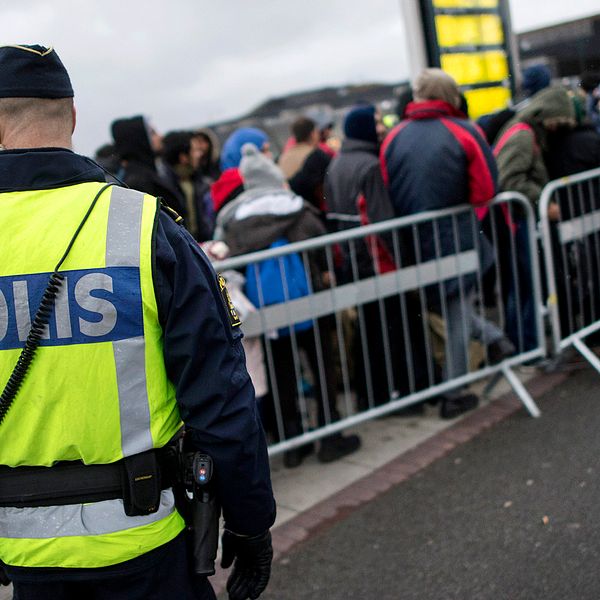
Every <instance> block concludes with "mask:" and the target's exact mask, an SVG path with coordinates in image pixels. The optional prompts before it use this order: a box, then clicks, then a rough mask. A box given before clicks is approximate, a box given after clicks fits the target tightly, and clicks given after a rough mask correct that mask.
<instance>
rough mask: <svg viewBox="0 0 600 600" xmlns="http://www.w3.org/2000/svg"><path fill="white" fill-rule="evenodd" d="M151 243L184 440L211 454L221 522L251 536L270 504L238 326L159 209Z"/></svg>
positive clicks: (203, 265)
mask: <svg viewBox="0 0 600 600" xmlns="http://www.w3.org/2000/svg"><path fill="white" fill-rule="evenodd" d="M154 244H155V247H154V257H155V265H154V280H155V281H154V287H155V291H156V296H157V303H158V311H159V318H160V321H161V325H162V327H163V331H164V358H165V364H166V368H167V375H168V377H169V379H170V380H171V381H172V382H173V383H174V384H175V386H176V393H177V402H178V404H179V408H180V412H181V417H182V419H183V421H184V423H185V425H186V430H187V433H186V439H188V440H189V441H190V442H191V445H192V446H193V447H194V448H195V449H197V450H202V451H203V452H206V453H207V454H209V455H210V456H211V457H212V459H213V462H214V472H215V479H216V484H217V490H218V495H219V499H220V501H221V505H222V507H223V516H224V518H225V524H226V527H227V528H228V529H230V530H231V531H233V532H235V533H239V534H242V535H255V534H258V533H260V532H262V531H264V530H266V529H268V528H269V527H270V526H271V525H272V524H273V522H274V520H275V502H274V499H273V493H272V490H271V482H270V474H269V462H268V457H267V449H266V442H265V438H264V433H263V430H262V427H261V424H260V421H259V417H258V414H257V410H256V401H255V398H254V389H253V387H252V383H251V381H250V377H249V375H248V372H247V371H246V366H245V357H244V351H243V349H242V344H241V337H242V336H241V332H240V329H239V327H234V326H232V322H231V320H230V317H229V313H228V312H227V308H226V305H225V301H224V300H223V298H222V296H221V292H220V291H219V288H218V285H217V276H216V274H215V272H214V270H213V268H212V266H211V264H210V262H209V260H208V259H207V258H206V256H205V255H204V253H203V252H202V251H201V250H200V248H199V247H198V245H197V243H196V242H195V241H194V239H193V238H192V237H191V235H190V234H189V233H188V232H187V231H186V230H185V229H184V228H183V227H182V226H180V225H178V224H176V223H175V222H174V221H173V220H172V219H171V218H170V217H169V216H168V215H166V214H165V213H163V212H161V213H160V214H159V217H158V223H157V229H156V233H155V238H154Z"/></svg>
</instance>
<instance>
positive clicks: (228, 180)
mask: <svg viewBox="0 0 600 600" xmlns="http://www.w3.org/2000/svg"><path fill="white" fill-rule="evenodd" d="M244 144H254V145H255V146H256V147H257V148H258V149H259V150H260V151H261V152H263V153H265V154H267V155H269V156H270V155H271V149H270V143H269V136H268V135H267V134H266V133H265V132H264V131H262V130H260V129H256V128H254V127H241V128H240V129H236V130H235V131H234V132H233V133H232V134H231V135H230V136H229V137H228V138H227V139H226V140H225V143H224V144H223V150H222V152H221V162H220V167H221V176H220V177H219V179H217V180H216V181H215V182H214V183H213V184H212V185H211V186H210V195H211V199H212V205H213V209H214V212H215V214H216V213H218V212H219V211H220V210H221V208H223V206H225V204H227V203H228V202H231V200H233V199H234V198H236V197H237V196H239V195H240V194H241V193H242V192H243V191H244V181H243V179H242V174H241V172H240V169H239V166H240V161H241V160H242V146H243V145H244Z"/></svg>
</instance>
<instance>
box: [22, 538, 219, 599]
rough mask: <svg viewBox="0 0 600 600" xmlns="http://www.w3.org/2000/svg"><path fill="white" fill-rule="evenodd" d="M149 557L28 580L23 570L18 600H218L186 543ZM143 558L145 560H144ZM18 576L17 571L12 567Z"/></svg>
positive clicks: (179, 541) (166, 547)
mask: <svg viewBox="0 0 600 600" xmlns="http://www.w3.org/2000/svg"><path fill="white" fill-rule="evenodd" d="M149 554H153V555H154V556H153V557H152V558H156V559H157V560H151V561H148V560H145V559H146V557H147V556H148V555H146V556H141V557H139V558H137V559H133V560H131V561H127V562H125V563H121V564H120V565H115V566H114V567H105V568H102V569H64V570H62V571H63V573H64V572H66V571H69V573H68V575H67V576H66V577H62V578H61V572H60V570H58V569H48V570H46V572H47V577H46V578H44V574H43V573H42V572H40V571H41V570H40V569H35V571H38V572H37V573H36V574H35V577H28V576H27V571H32V569H18V573H15V574H14V576H15V578H16V580H14V581H13V586H14V596H13V600H216V596H215V593H214V591H213V589H212V586H211V585H210V583H209V582H208V580H207V579H206V577H197V576H194V575H192V574H191V571H190V568H189V561H188V555H187V550H186V544H185V539H184V536H183V535H179V536H178V537H177V538H175V539H174V540H173V541H172V542H169V543H168V544H165V545H164V546H162V547H160V548H157V549H156V550H154V551H153V552H152V553H149ZM140 559H141V560H140ZM10 571H11V575H13V573H12V571H13V569H10Z"/></svg>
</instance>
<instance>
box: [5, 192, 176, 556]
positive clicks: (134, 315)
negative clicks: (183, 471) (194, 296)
mask: <svg viewBox="0 0 600 600" xmlns="http://www.w3.org/2000/svg"><path fill="white" fill-rule="evenodd" d="M102 187H103V184H101V183H82V184H76V185H72V186H68V187H63V188H59V189H50V190H41V191H19V192H10V193H2V194H0V231H1V232H2V235H1V236H0V256H1V257H2V260H1V261H0V388H2V387H3V386H4V384H5V383H6V381H7V380H8V378H9V376H10V374H11V372H12V370H13V367H14V365H15V363H16V361H17V358H18V356H19V353H20V351H21V348H22V346H23V343H24V340H25V338H26V336H27V334H28V332H29V328H30V324H31V320H32V319H33V316H34V315H35V311H36V310H37V308H38V306H39V303H40V299H41V296H42V293H43V291H44V289H45V287H46V285H47V282H48V277H49V274H50V273H51V272H52V270H53V269H54V267H55V265H56V264H57V262H58V261H59V259H60V258H61V257H62V255H63V253H64V251H65V249H66V248H67V245H68V243H69V242H70V240H71V238H72V236H73V234H74V233H75V231H76V230H77V227H78V226H79V224H80V223H81V221H82V219H83V217H84V215H85V213H86V212H87V210H88V208H89V206H90V204H91V202H92V200H93V199H94V197H95V196H96V194H97V193H98V192H99V191H100V189H101V188H102ZM157 211H158V204H157V200H156V199H155V198H152V197H151V196H147V195H146V196H145V195H144V194H141V193H139V192H135V191H133V190H128V189H124V188H120V187H109V188H107V189H106V190H105V191H104V192H103V193H102V194H101V195H100V198H99V200H98V202H97V204H96V206H95V207H94V209H93V211H92V213H91V215H90V217H89V218H88V220H87V222H86V223H85V225H84V226H83V229H82V230H81V232H80V233H79V236H78V237H77V240H76V241H75V244H74V245H73V247H72V249H71V251H70V252H69V254H68V256H67V259H66V260H65V262H64V264H63V265H62V267H61V269H60V271H61V273H63V275H64V276H65V279H64V282H63V285H62V286H61V288H60V291H59V293H58V296H57V298H56V301H55V305H54V311H53V314H52V316H51V318H50V323H49V326H48V329H47V332H46V334H45V335H44V339H43V340H42V342H41V345H40V347H39V348H38V350H37V353H36V356H35V359H34V361H33V364H32V366H31V368H30V370H29V373H28V374H27V377H26V379H25V381H24V383H23V385H22V387H21V390H20V392H19V395H18V396H17V398H16V399H15V401H14V403H13V405H12V407H11V408H10V410H9V411H8V414H7V415H6V418H5V420H4V422H3V423H2V425H0V464H2V465H8V466H11V467H18V466H23V465H29V466H48V467H49V466H51V465H53V464H54V463H56V462H57V461H74V460H81V461H83V462H84V463H85V464H90V465H91V464H106V463H112V462H115V461H118V460H120V459H122V458H123V457H125V456H131V455H133V454H137V453H139V452H144V451H146V450H150V449H151V448H160V447H162V446H164V445H165V444H166V443H167V442H168V441H169V440H170V439H171V438H172V437H173V436H174V435H175V434H176V433H177V431H178V430H179V429H180V427H181V419H180V416H179V411H178V408H177V404H176V401H175V390H174V387H173V385H172V384H171V383H170V382H169V380H168V378H167V375H166V372H165V366H164V360H163V354H162V329H161V327H160V324H159V321H158V311H157V306H156V298H155V294H154V285H153V280H152V256H151V246H152V233H153V229H154V224H155V219H156V218H157ZM183 527H184V523H183V519H182V518H181V516H180V515H179V513H178V512H177V510H176V509H175V504H174V498H173V493H172V490H163V491H162V493H161V503H160V507H159V509H158V511H157V512H156V513H154V514H151V515H147V516H139V517H127V516H126V515H125V513H124V510H123V502H122V500H108V501H103V502H94V503H86V504H74V505H65V506H49V507H35V508H0V560H2V561H4V562H5V563H6V564H9V565H16V566H23V567H104V566H108V565H112V564H117V563H119V562H123V561H125V560H129V559H132V558H135V557H137V556H140V555H141V554H144V553H146V552H148V551H150V550H153V549H154V548H156V547H158V546H160V545H162V544H165V543H166V542H168V541H170V540H171V539H173V538H174V537H175V536H177V535H178V534H179V533H180V532H181V530H182V529H183Z"/></svg>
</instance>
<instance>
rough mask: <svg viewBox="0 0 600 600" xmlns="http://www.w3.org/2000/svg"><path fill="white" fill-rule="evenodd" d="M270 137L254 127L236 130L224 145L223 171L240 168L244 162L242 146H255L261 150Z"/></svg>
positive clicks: (222, 156)
mask: <svg viewBox="0 0 600 600" xmlns="http://www.w3.org/2000/svg"><path fill="white" fill-rule="evenodd" d="M268 141H269V137H268V136H267V134H266V133H265V132H264V131H261V130H260V129H256V128H254V127H242V128H240V129H236V130H235V131H234V132H233V133H232V134H231V135H230V136H229V137H228V138H227V139H226V140H225V143H224V144H223V150H222V151H221V170H222V171H225V170H226V169H233V168H235V167H239V166H240V160H242V146H243V145H244V144H254V145H255V146H256V147H257V148H258V149H259V150H262V147H263V146H264V145H265V144H266V143H268Z"/></svg>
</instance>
